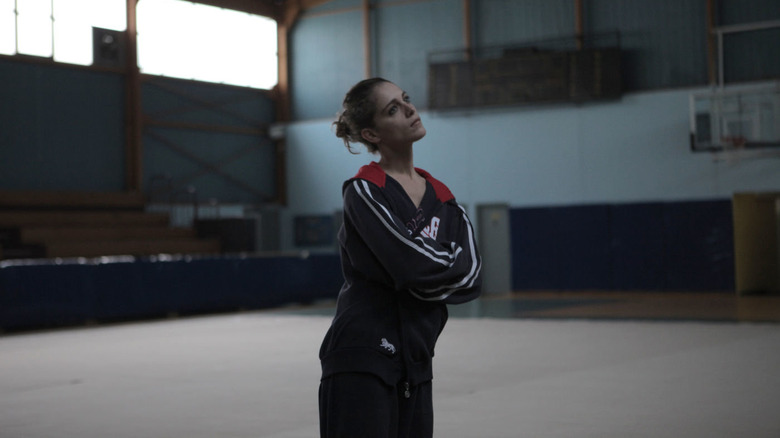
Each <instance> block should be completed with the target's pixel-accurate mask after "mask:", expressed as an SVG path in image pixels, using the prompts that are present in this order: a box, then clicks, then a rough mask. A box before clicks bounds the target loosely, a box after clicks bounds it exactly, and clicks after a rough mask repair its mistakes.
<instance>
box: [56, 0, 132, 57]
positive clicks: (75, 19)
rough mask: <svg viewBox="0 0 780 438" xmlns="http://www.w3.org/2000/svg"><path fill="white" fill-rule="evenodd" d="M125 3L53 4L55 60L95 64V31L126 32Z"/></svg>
mask: <svg viewBox="0 0 780 438" xmlns="http://www.w3.org/2000/svg"><path fill="white" fill-rule="evenodd" d="M125 1H126V0H54V60H55V61H57V62H67V63H70V64H81V65H90V64H92V61H93V59H92V55H93V47H92V28H93V27H99V28H103V29H111V30H117V31H123V30H125V28H126V27H127V14H126V3H125Z"/></svg>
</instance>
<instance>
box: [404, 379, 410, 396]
mask: <svg viewBox="0 0 780 438" xmlns="http://www.w3.org/2000/svg"><path fill="white" fill-rule="evenodd" d="M411 396H412V393H411V392H410V391H409V382H404V397H406V398H409V397H411Z"/></svg>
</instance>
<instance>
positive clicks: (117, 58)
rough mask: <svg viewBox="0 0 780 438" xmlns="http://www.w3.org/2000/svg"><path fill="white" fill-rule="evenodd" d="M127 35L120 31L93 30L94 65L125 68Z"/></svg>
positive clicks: (97, 28)
mask: <svg viewBox="0 0 780 438" xmlns="http://www.w3.org/2000/svg"><path fill="white" fill-rule="evenodd" d="M125 56H126V55H125V33H124V32H121V31H118V30H111V29H101V28H99V27H93V28H92V65H96V66H100V67H118V68H121V67H124V65H125Z"/></svg>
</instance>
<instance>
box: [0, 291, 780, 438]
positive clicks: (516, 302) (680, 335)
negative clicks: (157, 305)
mask: <svg viewBox="0 0 780 438" xmlns="http://www.w3.org/2000/svg"><path fill="white" fill-rule="evenodd" d="M332 311H333V307H332V303H319V304H317V305H313V306H308V307H287V308H283V309H275V310H269V311H258V312H246V313H236V314H227V315H214V316H203V317H193V318H180V319H169V320H162V321H147V322H139V323H132V324H119V325H111V326H99V327H86V328H71V329H64V330H57V331H47V332H37V333H24V334H14V335H5V336H1V337H0V437H3V438H22V437H25V438H27V437H29V438H39V437H40V438H42V437H57V438H69V437H73V438H105V437H112V438H114V437H116V438H122V437H127V438H142V437H149V438H152V437H153V438H179V437H182V438H184V437H187V438H199V437H203V438H206V437H208V438H215V437H220V438H221V437H269V438H297V437H301V438H303V437H316V436H317V430H318V429H317V402H316V397H317V384H318V376H319V364H318V362H317V349H318V347H319V343H320V341H321V339H322V336H323V334H324V333H325V330H326V329H327V327H328V324H329V322H330V319H329V315H331V314H332ZM451 314H452V318H451V320H450V322H449V324H448V326H447V328H446V329H445V331H444V333H443V335H442V337H441V339H440V341H439V344H438V348H437V352H436V354H437V355H436V359H435V371H434V375H435V380H434V398H435V399H434V403H435V409H436V436H437V437H447V438H450V437H452V438H459V437H463V438H466V437H470V438H471V437H480V438H502V437H507V438H509V437H551V438H552V437H555V438H566V437H572V438H574V437H576V438H582V437H601V438H605V437H620V438H624V437H686V438H697V437H702V438H704V437H707V438H713V437H751V438H761V437H766V438H776V437H779V436H780V416H778V407H780V371H779V370H780V324H778V323H780V297H778V296H774V295H772V296H748V297H737V296H735V295H732V294H726V293H715V294H703V293H702V294H671V293H663V294H649V293H648V294H642V293H632V294H615V293H598V292H594V293H587V294H586V293H581V292H578V293H552V292H544V293H542V292H538V293H524V294H513V295H507V296H489V297H485V298H484V299H482V300H480V301H478V302H475V303H472V304H467V305H464V306H461V307H458V308H452V310H451Z"/></svg>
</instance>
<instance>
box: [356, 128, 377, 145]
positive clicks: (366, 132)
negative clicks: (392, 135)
mask: <svg viewBox="0 0 780 438" xmlns="http://www.w3.org/2000/svg"><path fill="white" fill-rule="evenodd" d="M360 136H361V137H363V140H366V141H367V142H369V143H373V144H376V143H379V136H378V135H377V133H376V131H374V130H373V129H371V128H363V130H361V131H360Z"/></svg>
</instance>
